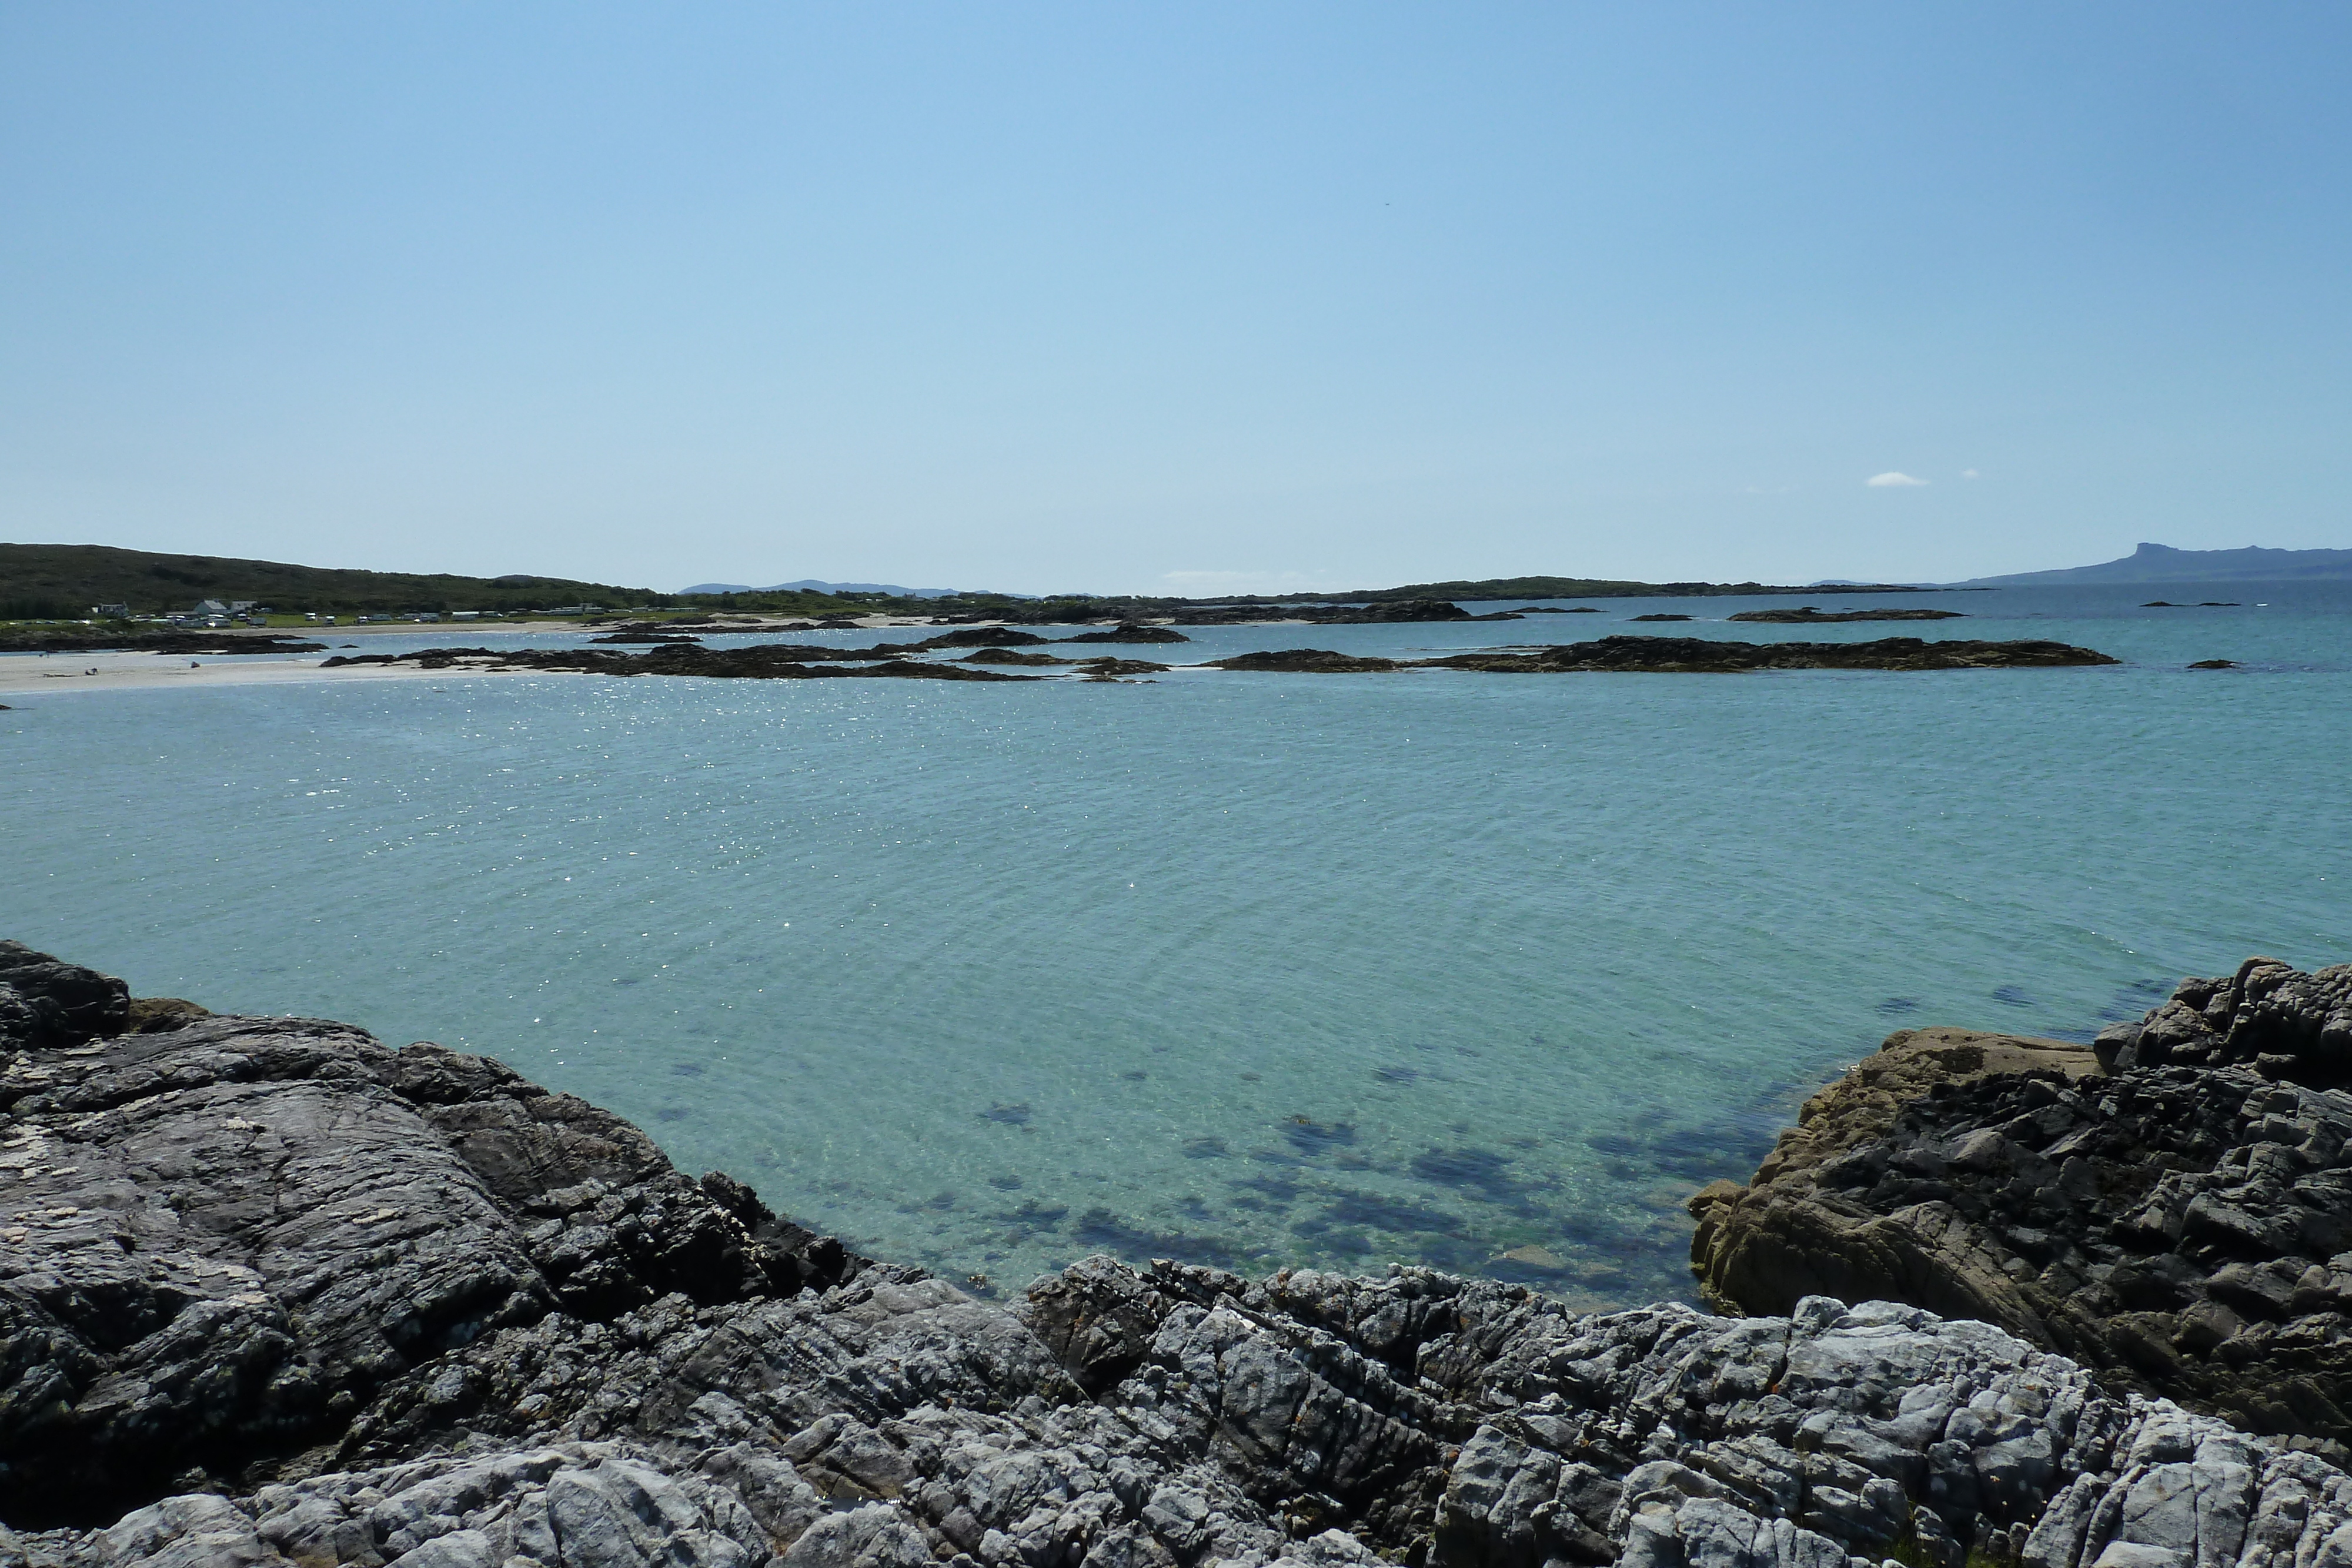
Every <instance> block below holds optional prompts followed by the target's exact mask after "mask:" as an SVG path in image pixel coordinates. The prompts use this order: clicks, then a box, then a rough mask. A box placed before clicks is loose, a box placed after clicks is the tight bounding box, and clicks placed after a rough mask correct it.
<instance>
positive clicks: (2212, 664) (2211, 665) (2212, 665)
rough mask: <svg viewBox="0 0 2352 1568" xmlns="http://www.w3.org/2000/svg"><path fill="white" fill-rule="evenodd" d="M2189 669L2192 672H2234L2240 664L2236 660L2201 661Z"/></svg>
mask: <svg viewBox="0 0 2352 1568" xmlns="http://www.w3.org/2000/svg"><path fill="white" fill-rule="evenodd" d="M2237 667H2238V662H2237V661H2236V660H2235V659H2200V660H2198V661H2197V662H2196V663H2195V664H2191V665H2189V668H2190V669H2192V670H2234V669H2236V668H2237Z"/></svg>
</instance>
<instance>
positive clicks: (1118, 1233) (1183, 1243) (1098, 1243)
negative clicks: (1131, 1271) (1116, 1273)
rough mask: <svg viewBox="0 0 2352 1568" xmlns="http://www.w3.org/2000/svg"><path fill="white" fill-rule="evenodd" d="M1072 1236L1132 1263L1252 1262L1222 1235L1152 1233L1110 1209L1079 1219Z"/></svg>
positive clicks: (1233, 1266) (1095, 1210) (1091, 1211)
mask: <svg viewBox="0 0 2352 1568" xmlns="http://www.w3.org/2000/svg"><path fill="white" fill-rule="evenodd" d="M1070 1234H1071V1237H1072V1238H1073V1239H1075V1240H1076V1241H1077V1243H1078V1244H1079V1245H1080V1246H1082V1247H1088V1248H1092V1249H1095V1250H1097V1251H1100V1252H1109V1253H1112V1254H1114V1255H1116V1256H1118V1257H1120V1258H1124V1259H1126V1260H1128V1261H1129V1262H1130V1263H1148V1262H1150V1260H1152V1259H1154V1258H1172V1259H1174V1260H1176V1261H1177V1262H1179V1263H1206V1264H1208V1265H1210V1266H1211V1267H1213V1268H1218V1269H1237V1268H1241V1267H1244V1266H1245V1264H1246V1262H1247V1261H1248V1260H1247V1259H1246V1258H1245V1257H1244V1254H1243V1253H1242V1251H1241V1250H1240V1249H1238V1248H1236V1247H1235V1246H1234V1244H1233V1243H1232V1242H1230V1241H1227V1240H1226V1239H1223V1237H1219V1236H1196V1235H1193V1234H1192V1233H1190V1232H1188V1231H1181V1230H1151V1229H1147V1228H1144V1227H1142V1226H1139V1225H1134V1224H1131V1223H1129V1221H1128V1220H1127V1219H1126V1218H1123V1217H1121V1216H1119V1215H1117V1214H1114V1213H1112V1212H1111V1211H1110V1210H1109V1209H1108V1208H1090V1209H1088V1210H1087V1211H1086V1213H1084V1214H1082V1215H1080V1216H1079V1217H1078V1222H1077V1223H1076V1225H1074V1226H1072V1227H1071V1228H1070Z"/></svg>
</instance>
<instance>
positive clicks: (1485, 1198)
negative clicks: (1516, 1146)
mask: <svg viewBox="0 0 2352 1568" xmlns="http://www.w3.org/2000/svg"><path fill="white" fill-rule="evenodd" d="M1407 1168H1409V1169H1410V1170H1411V1171H1412V1174H1413V1175H1414V1176H1418V1177H1420V1178H1421V1179H1422V1180H1423V1181H1425V1182H1431V1183H1433V1184H1435V1185H1437V1186H1450V1187H1452V1188H1453V1189H1454V1191H1456V1192H1461V1193H1466V1194H1468V1195H1469V1196H1471V1197H1475V1198H1477V1199H1478V1200H1479V1201H1480V1202H1482V1203H1499V1204H1507V1205H1510V1206H1513V1207H1517V1206H1518V1205H1519V1204H1521V1203H1522V1202H1524V1201H1525V1198H1524V1195H1525V1193H1526V1190H1527V1186H1526V1184H1525V1183H1523V1182H1521V1181H1519V1180H1517V1178H1516V1177H1514V1176H1512V1175H1511V1158H1510V1156H1509V1155H1498V1154H1496V1153H1495V1151H1494V1150H1492V1149H1425V1150H1423V1152H1422V1153H1420V1154H1417V1155H1413V1157H1412V1163H1411V1165H1410V1166H1408V1167H1407Z"/></svg>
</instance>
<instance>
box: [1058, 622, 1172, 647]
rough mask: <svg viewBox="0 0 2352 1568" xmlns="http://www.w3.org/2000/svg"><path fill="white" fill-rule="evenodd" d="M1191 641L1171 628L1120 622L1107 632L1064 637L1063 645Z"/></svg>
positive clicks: (1081, 633)
mask: <svg viewBox="0 0 2352 1568" xmlns="http://www.w3.org/2000/svg"><path fill="white" fill-rule="evenodd" d="M1059 641H1061V642H1064V643H1189V642H1191V641H1192V639H1191V638H1190V637H1187V636H1186V635H1184V633H1183V632H1179V631H1177V630H1176V628H1174V627H1173V626H1145V625H1140V624H1139V623H1138V622H1133V621H1122V622H1119V623H1118V625H1117V626H1114V627H1112V628H1111V629H1110V630H1109V631H1108V632H1079V633H1078V634H1077V635H1076V636H1075V637H1064V638H1061V639H1059Z"/></svg>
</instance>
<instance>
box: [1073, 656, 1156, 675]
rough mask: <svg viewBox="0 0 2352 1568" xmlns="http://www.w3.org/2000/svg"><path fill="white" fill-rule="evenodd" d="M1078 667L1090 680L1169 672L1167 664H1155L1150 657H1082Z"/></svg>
mask: <svg viewBox="0 0 2352 1568" xmlns="http://www.w3.org/2000/svg"><path fill="white" fill-rule="evenodd" d="M1077 665H1078V668H1080V669H1081V670H1084V671H1085V672H1086V673H1087V678H1088V679H1089V680H1117V679H1118V677H1119V676H1121V675H1159V674H1167V672H1168V666H1167V665H1166V664H1153V663H1152V662H1151V661H1150V660H1149V659H1108V658H1104V659H1080V660H1078V661H1077Z"/></svg>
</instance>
